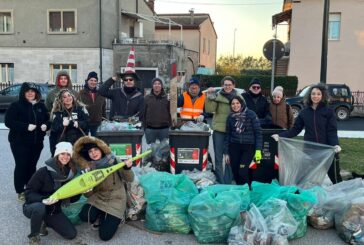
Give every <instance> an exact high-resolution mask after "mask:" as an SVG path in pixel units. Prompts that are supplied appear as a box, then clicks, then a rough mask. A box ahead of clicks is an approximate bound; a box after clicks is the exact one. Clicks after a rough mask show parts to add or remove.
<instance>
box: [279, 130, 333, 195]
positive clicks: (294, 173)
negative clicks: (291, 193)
mask: <svg viewBox="0 0 364 245" xmlns="http://www.w3.org/2000/svg"><path fill="white" fill-rule="evenodd" d="M278 154H279V162H280V164H279V183H280V184H281V185H294V186H298V187H300V188H310V187H313V186H321V184H322V183H323V181H324V179H325V176H326V174H327V171H328V170H329V168H330V166H331V164H332V161H333V159H334V155H335V151H334V147H333V146H329V145H324V144H318V143H314V142H310V141H303V140H296V139H289V138H283V137H281V138H280V139H279V141H278Z"/></svg>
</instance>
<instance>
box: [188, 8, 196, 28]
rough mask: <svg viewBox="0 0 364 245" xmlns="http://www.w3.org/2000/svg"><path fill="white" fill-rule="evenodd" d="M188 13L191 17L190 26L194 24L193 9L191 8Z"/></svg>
mask: <svg viewBox="0 0 364 245" xmlns="http://www.w3.org/2000/svg"><path fill="white" fill-rule="evenodd" d="M188 12H190V15H191V25H193V24H194V22H195V9H194V8H191V9H190V10H189V11H188Z"/></svg>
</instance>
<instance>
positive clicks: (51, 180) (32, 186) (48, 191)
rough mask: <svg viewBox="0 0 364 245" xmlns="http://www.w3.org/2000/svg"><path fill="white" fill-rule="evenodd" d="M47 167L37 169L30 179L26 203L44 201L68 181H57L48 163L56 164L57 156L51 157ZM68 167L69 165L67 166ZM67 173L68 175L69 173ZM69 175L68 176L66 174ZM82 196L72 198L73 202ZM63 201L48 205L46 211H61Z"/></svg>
mask: <svg viewBox="0 0 364 245" xmlns="http://www.w3.org/2000/svg"><path fill="white" fill-rule="evenodd" d="M46 165H47V166H46V167H42V168H40V169H38V170H37V172H35V173H34V174H33V176H32V177H31V179H30V180H29V182H28V184H27V186H26V189H25V204H31V203H35V202H42V200H43V199H46V198H48V197H49V196H51V195H52V194H53V193H54V192H55V191H56V190H57V189H58V188H60V187H61V186H62V185H63V184H65V183H67V182H68V181H69V180H68V181H65V182H62V183H60V182H58V181H55V177H54V174H52V171H53V172H54V170H53V169H52V168H50V167H49V166H48V165H53V166H55V165H56V160H55V158H51V159H49V160H47V161H46ZM65 168H67V167H65ZM67 170H68V171H71V170H70V169H67ZM56 171H58V173H56V174H59V171H60V169H56ZM68 174H69V172H68V173H66V175H68ZM64 177H67V176H64ZM79 197H80V196H75V197H72V198H71V199H70V201H71V202H75V201H77V200H78V199H79ZM61 204H62V201H61V200H60V201H58V202H56V203H55V204H52V205H46V211H47V214H55V213H60V212H61V211H62V209H61Z"/></svg>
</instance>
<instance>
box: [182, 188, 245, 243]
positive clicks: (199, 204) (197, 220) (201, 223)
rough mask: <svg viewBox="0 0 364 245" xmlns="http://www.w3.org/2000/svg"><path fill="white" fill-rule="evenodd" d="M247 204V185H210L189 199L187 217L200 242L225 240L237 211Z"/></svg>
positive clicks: (237, 214) (235, 219) (243, 209)
mask: <svg viewBox="0 0 364 245" xmlns="http://www.w3.org/2000/svg"><path fill="white" fill-rule="evenodd" d="M249 204H250V196H249V186H248V185H243V186H239V185H213V186H208V187H206V188H205V189H204V190H203V191H202V192H201V193H200V194H199V195H197V196H196V197H195V198H193V199H192V201H191V203H190V206H189V207H188V217H189V220H190V223H191V227H192V230H193V232H194V234H195V236H196V238H197V240H198V241H199V242H200V243H221V242H224V243H225V242H226V241H227V237H228V235H229V232H230V229H231V227H232V226H234V225H235V221H237V220H240V219H238V218H240V212H242V211H246V210H247V208H248V206H249Z"/></svg>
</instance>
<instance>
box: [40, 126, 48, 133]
mask: <svg viewBox="0 0 364 245" xmlns="http://www.w3.org/2000/svg"><path fill="white" fill-rule="evenodd" d="M40 129H42V131H43V132H45V131H47V125H45V124H42V125H41V126H40Z"/></svg>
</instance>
